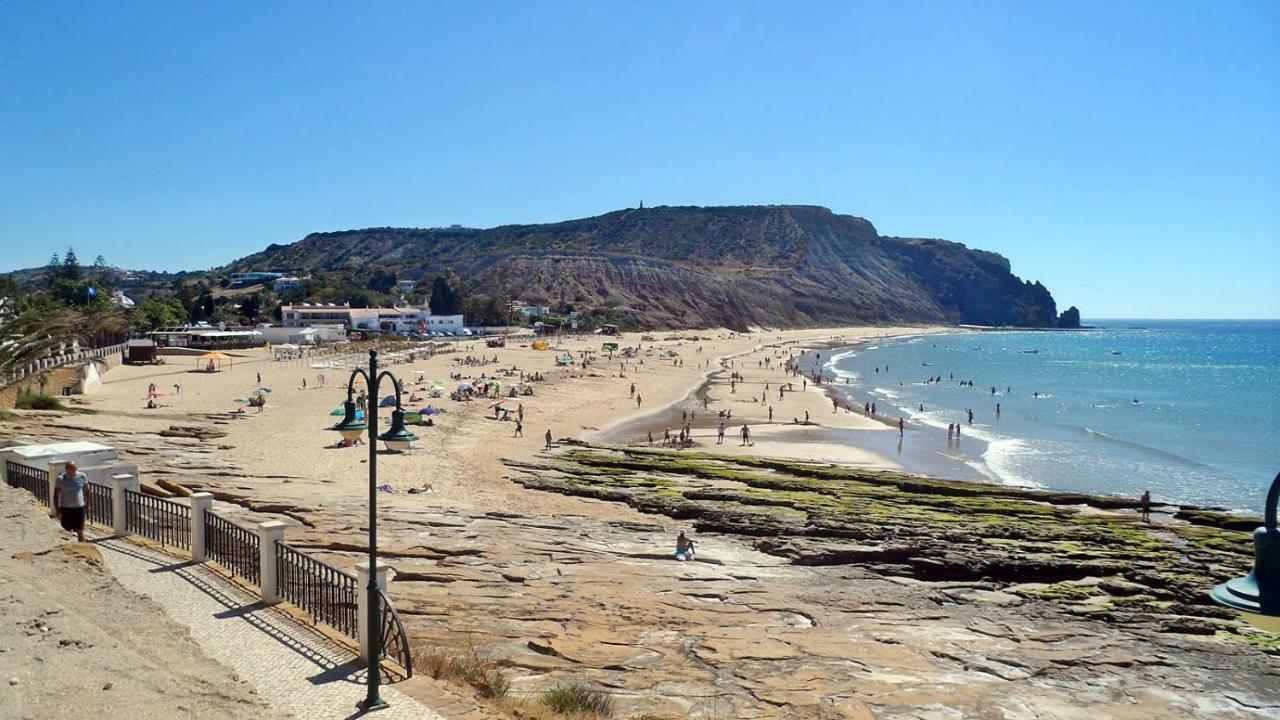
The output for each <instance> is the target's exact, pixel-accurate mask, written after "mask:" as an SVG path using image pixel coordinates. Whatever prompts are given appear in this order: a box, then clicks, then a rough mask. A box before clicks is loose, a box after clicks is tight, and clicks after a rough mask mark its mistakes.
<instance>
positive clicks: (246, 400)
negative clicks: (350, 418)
mask: <svg viewBox="0 0 1280 720" xmlns="http://www.w3.org/2000/svg"><path fill="white" fill-rule="evenodd" d="M231 402H233V403H235V404H237V405H248V404H249V398H247V397H238V398H232V399H231ZM338 414H339V415H341V414H342V413H338Z"/></svg>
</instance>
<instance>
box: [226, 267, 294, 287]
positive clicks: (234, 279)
mask: <svg viewBox="0 0 1280 720" xmlns="http://www.w3.org/2000/svg"><path fill="white" fill-rule="evenodd" d="M282 277H284V273H282V272H261V271H258V270H252V271H249V272H233V273H231V286H232V287H247V286H249V285H260V284H262V283H267V282H274V281H275V280H276V278H282Z"/></svg>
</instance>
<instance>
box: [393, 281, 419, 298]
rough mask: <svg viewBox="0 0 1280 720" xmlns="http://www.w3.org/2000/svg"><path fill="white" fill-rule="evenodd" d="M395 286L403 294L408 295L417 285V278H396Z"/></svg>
mask: <svg viewBox="0 0 1280 720" xmlns="http://www.w3.org/2000/svg"><path fill="white" fill-rule="evenodd" d="M396 287H397V288H398V289H399V290H400V292H402V293H404V294H405V295H408V294H409V293H411V292H413V289H414V288H416V287H418V281H417V280H397V281H396Z"/></svg>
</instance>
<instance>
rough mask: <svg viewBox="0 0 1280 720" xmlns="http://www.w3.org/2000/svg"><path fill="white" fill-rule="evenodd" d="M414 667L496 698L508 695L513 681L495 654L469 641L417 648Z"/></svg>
mask: <svg viewBox="0 0 1280 720" xmlns="http://www.w3.org/2000/svg"><path fill="white" fill-rule="evenodd" d="M413 666H414V668H416V669H417V670H419V671H421V672H425V673H426V674H428V675H430V676H431V677H433V678H435V679H437V680H453V681H456V682H463V683H466V684H468V685H470V686H471V687H473V688H475V689H476V690H477V691H479V692H480V694H481V695H483V696H484V697H487V698H490V699H493V700H501V699H502V698H504V697H506V695H507V692H508V691H509V690H510V689H511V681H510V680H508V679H507V676H506V675H505V674H503V672H502V670H500V669H499V668H498V665H497V663H496V662H495V661H494V659H493V657H492V656H491V655H490V654H489V653H488V652H487V651H485V650H483V649H481V648H477V647H476V646H475V645H474V644H473V643H470V642H468V643H467V645H466V646H465V647H461V648H442V647H421V648H418V649H416V650H414V653H413Z"/></svg>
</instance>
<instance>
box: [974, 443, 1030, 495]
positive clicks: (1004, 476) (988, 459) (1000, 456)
mask: <svg viewBox="0 0 1280 720" xmlns="http://www.w3.org/2000/svg"><path fill="white" fill-rule="evenodd" d="M1037 452H1038V451H1037V450H1036V449H1035V448H1034V447H1033V446H1032V445H1031V443H1029V442H1027V441H1026V440H1018V439H1016V438H1005V439H1003V440H993V441H990V442H988V443H987V450H986V452H984V453H983V454H982V461H983V463H984V464H986V466H987V468H989V469H990V471H991V473H992V474H994V475H995V479H996V480H998V481H999V482H1000V483H1001V484H1004V485H1010V486H1012V487H1042V486H1041V485H1040V483H1037V482H1035V481H1034V480H1032V479H1031V478H1028V477H1025V476H1023V475H1022V474H1020V473H1019V472H1018V469H1017V468H1018V466H1019V465H1020V464H1021V463H1020V462H1019V461H1021V460H1024V459H1025V458H1026V457H1027V456H1028V455H1034V454H1036V453H1037Z"/></svg>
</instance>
